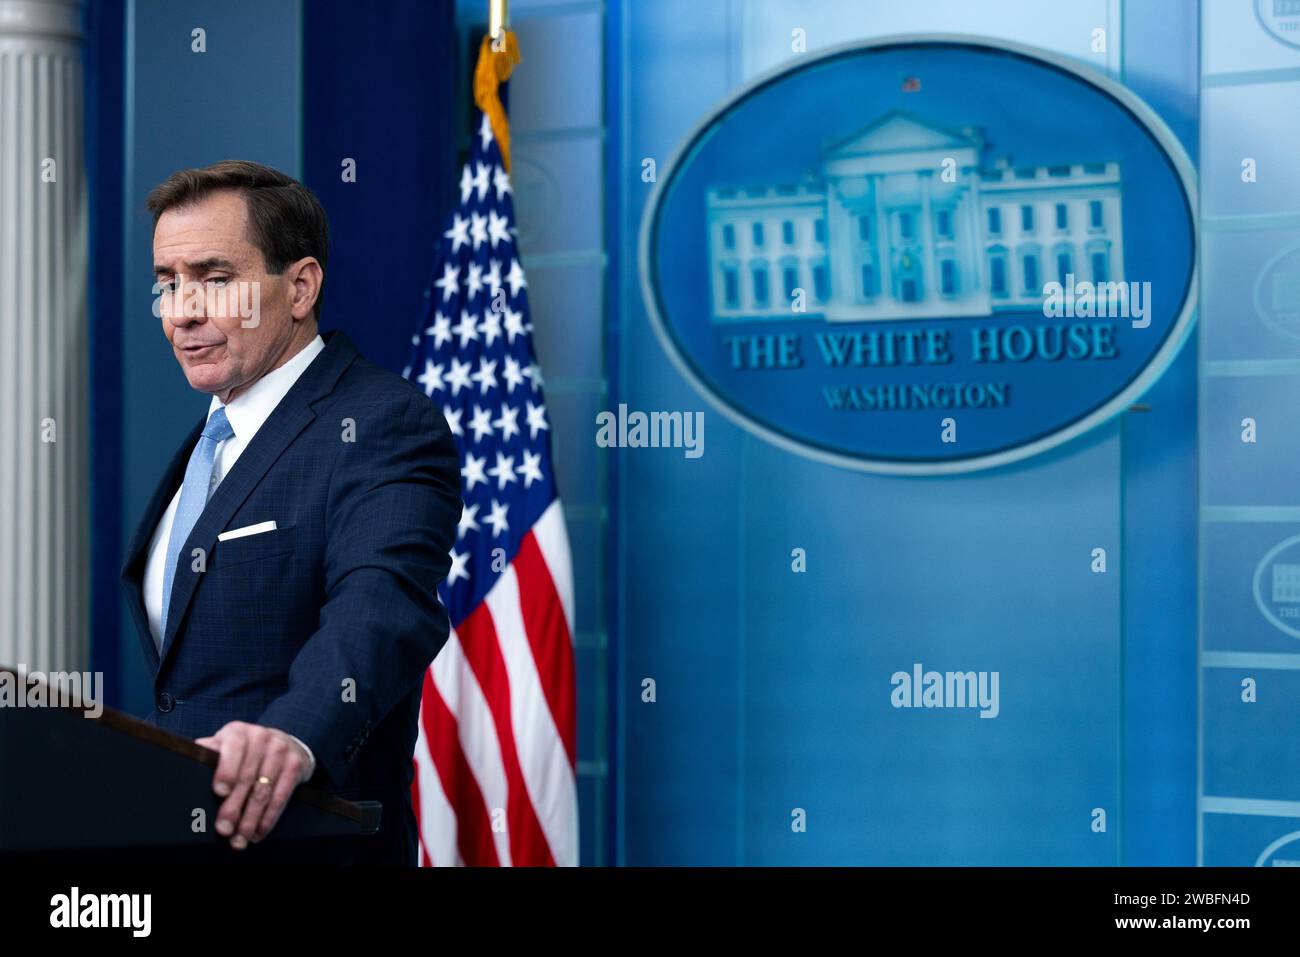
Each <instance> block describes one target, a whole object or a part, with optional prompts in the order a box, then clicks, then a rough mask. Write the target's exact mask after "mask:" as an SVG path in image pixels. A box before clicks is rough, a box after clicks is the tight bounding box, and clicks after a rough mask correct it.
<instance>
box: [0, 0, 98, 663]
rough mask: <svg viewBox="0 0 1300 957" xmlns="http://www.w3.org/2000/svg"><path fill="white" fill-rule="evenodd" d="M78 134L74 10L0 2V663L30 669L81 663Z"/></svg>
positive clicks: (74, 3)
mask: <svg viewBox="0 0 1300 957" xmlns="http://www.w3.org/2000/svg"><path fill="white" fill-rule="evenodd" d="M83 134H84V117H83V105H82V5H81V2H80V0H0V409H3V412H4V415H3V427H0V665H8V666H24V667H26V668H29V669H33V670H42V671H51V670H56V671H57V670H84V669H85V668H87V667H88V665H89V636H88V627H87V622H88V615H87V608H88V601H89V595H88V592H89V587H88V581H89V574H88V572H89V560H88V553H89V535H88V526H89V498H90V487H89V482H88V478H87V464H88V456H87V422H88V407H87V398H86V397H87V336H88V332H89V330H88V328H87V319H86V229H87V226H86V203H87V200H86V169H85V160H84V153H85V145H84V136H83ZM109 361H114V360H112V359H110V360H109Z"/></svg>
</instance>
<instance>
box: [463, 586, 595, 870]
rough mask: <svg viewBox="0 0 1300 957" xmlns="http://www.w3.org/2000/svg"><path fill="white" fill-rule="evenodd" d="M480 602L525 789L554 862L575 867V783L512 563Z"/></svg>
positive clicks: (576, 860)
mask: <svg viewBox="0 0 1300 957" xmlns="http://www.w3.org/2000/svg"><path fill="white" fill-rule="evenodd" d="M484 601H485V602H486V603H487V606H488V611H489V612H490V613H491V615H492V622H493V624H494V625H495V627H496V633H497V643H498V644H499V645H500V647H501V657H502V659H503V660H504V661H505V665H506V674H507V676H508V677H509V680H510V725H511V728H512V729H513V731H514V736H515V748H516V750H517V751H518V755H519V767H520V769H521V771H522V773H523V776H524V786H525V787H526V788H527V789H528V797H529V800H530V801H532V803H533V810H534V812H535V813H536V814H537V820H538V821H539V822H540V824H541V826H542V832H543V833H544V834H545V835H546V843H547V844H548V845H549V846H550V848H551V855H552V856H553V857H554V858H555V863H556V864H557V865H559V866H561V867H569V866H574V865H576V864H577V863H578V855H577V833H576V832H575V830H574V828H573V821H574V808H575V807H576V806H577V803H578V795H577V785H576V782H575V781H574V779H573V768H572V766H571V765H570V764H569V757H568V753H567V752H566V751H565V749H564V742H563V740H562V739H561V738H560V731H559V728H558V727H556V724H555V718H554V716H553V715H552V714H551V706H550V703H549V702H548V701H547V700H546V694H545V692H544V691H543V690H542V682H541V678H540V677H539V675H538V673H537V664H536V662H535V661H534V660H533V653H532V647H531V646H530V645H529V644H528V634H527V632H526V631H525V629H524V616H523V610H522V608H521V606H520V599H519V576H518V574H517V572H516V570H515V566H514V564H513V563H512V564H510V565H508V566H506V569H505V571H504V572H502V573H501V577H500V578H499V579H497V582H496V584H495V585H493V586H492V589H491V590H490V591H489V592H488V593H487V597H486V598H485V599H484Z"/></svg>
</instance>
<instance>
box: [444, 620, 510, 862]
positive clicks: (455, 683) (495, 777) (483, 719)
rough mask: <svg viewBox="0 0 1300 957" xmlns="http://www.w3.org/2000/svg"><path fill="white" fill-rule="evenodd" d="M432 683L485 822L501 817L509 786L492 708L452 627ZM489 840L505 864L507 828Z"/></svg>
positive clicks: (506, 859) (507, 856)
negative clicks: (449, 717)
mask: <svg viewBox="0 0 1300 957" xmlns="http://www.w3.org/2000/svg"><path fill="white" fill-rule="evenodd" d="M433 683H434V684H435V685H436V686H437V688H438V693H439V694H440V695H442V700H443V701H444V702H446V704H447V710H448V711H450V712H451V713H452V714H454V715H455V716H456V721H457V725H458V733H459V736H460V747H461V750H462V751H464V752H465V761H466V763H468V764H469V767H470V770H471V771H472V772H473V774H474V780H475V781H477V782H478V787H479V791H481V792H482V794H483V801H484V803H485V804H486V806H487V814H488V818H489V821H491V819H492V817H493V815H494V814H499V816H500V817H501V819H502V820H504V819H505V807H506V804H507V798H508V795H509V793H510V788H509V785H508V784H507V781H506V769H505V762H504V761H503V760H502V759H501V741H500V739H499V738H497V730H496V727H495V726H494V725H493V723H492V709H491V708H489V707H488V700H487V697H486V696H485V695H484V694H483V689H482V688H481V687H480V686H479V683H478V678H477V677H475V675H474V670H473V669H472V668H471V667H470V666H469V661H468V660H466V658H465V650H464V648H462V647H461V644H460V637H459V636H458V635H457V634H456V632H455V630H453V631H452V633H451V637H450V638H448V639H447V644H446V645H444V646H443V649H442V651H440V652H438V657H436V658H435V659H433ZM492 843H493V844H495V845H496V849H497V859H498V861H499V863H500V865H501V866H502V867H509V866H510V860H511V859H510V834H509V832H508V830H507V829H506V828H504V827H503V828H500V829H495V828H494V829H493V831H492Z"/></svg>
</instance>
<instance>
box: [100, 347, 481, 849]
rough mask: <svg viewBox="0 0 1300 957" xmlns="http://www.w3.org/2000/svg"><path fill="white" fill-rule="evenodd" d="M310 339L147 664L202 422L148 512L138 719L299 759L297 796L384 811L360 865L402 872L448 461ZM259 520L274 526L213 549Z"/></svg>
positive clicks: (431, 430)
mask: <svg viewBox="0 0 1300 957" xmlns="http://www.w3.org/2000/svg"><path fill="white" fill-rule="evenodd" d="M324 338H325V340H326V345H325V348H324V350H323V351H322V352H321V353H320V354H319V355H317V356H316V358H315V359H314V360H313V361H312V363H311V365H309V366H308V367H307V369H306V371H305V372H303V373H302V375H301V376H300V377H299V379H298V381H297V382H295V383H294V384H293V386H292V388H290V390H289V392H288V393H287V394H286V395H285V397H284V399H283V400H282V401H281V402H280V404H279V405H278V406H277V407H276V409H275V411H274V412H272V413H271V416H270V417H269V418H268V419H267V420H266V421H265V422H264V423H263V425H262V427H261V429H259V430H258V432H257V434H256V436H254V438H253V440H252V442H251V443H249V444H248V445H247V446H246V447H245V449H244V450H243V452H242V453H241V454H240V456H239V459H238V460H237V461H236V462H235V464H234V466H233V467H232V468H231V469H230V471H229V472H228V473H227V474H226V476H225V477H224V478H223V479H222V481H221V484H220V485H218V486H217V489H216V491H215V492H214V493H213V495H212V498H211V499H210V500H209V501H208V503H207V506H206V508H205V509H204V511H203V514H202V515H201V516H200V518H199V520H198V522H197V523H196V524H195V526H194V530H193V532H192V533H191V534H190V537H189V539H188V540H187V541H186V543H185V546H184V548H183V549H182V551H181V559H180V561H179V563H178V568H177V571H176V579H175V583H174V585H173V588H172V595H171V605H170V611H169V614H168V621H167V630H166V634H165V635H164V636H163V646H162V654H161V655H159V653H158V651H157V649H156V648H155V646H154V641H153V638H152V637H151V635H150V632H149V623H148V618H147V616H146V614H145V606H144V600H143V592H142V588H141V583H142V580H143V575H144V567H145V562H146V559H147V557H148V556H147V553H148V550H149V542H150V538H151V537H152V535H153V532H154V529H155V527H156V526H157V524H158V522H159V520H160V519H161V518H162V516H163V513H164V512H165V511H166V508H167V505H168V503H169V502H170V501H171V498H172V496H173V495H174V494H175V493H176V489H177V488H178V487H179V486H180V484H181V481H182V479H183V478H184V474H185V466H186V464H187V463H188V461H189V457H190V453H191V451H192V450H193V448H194V445H195V443H196V442H197V441H198V438H199V435H200V434H201V432H202V429H203V425H204V422H202V421H201V422H199V423H198V424H197V425H196V426H195V427H194V430H193V431H192V432H191V433H190V435H189V437H188V438H187V439H186V440H185V443H184V444H183V445H182V446H181V448H180V449H179V450H178V451H177V453H176V455H175V457H174V458H173V459H172V461H171V464H170V466H168V469H167V472H166V474H165V475H164V476H163V479H162V482H161V483H160V484H159V486H158V488H157V491H155V492H154V495H153V498H152V500H151V501H150V502H149V506H148V508H147V509H146V511H145V514H144V517H143V519H142V520H141V522H140V526H139V528H138V530H137V531H136V533H135V537H134V539H133V540H132V543H131V546H130V550H129V552H128V554H127V558H126V564H125V566H124V567H123V570H122V578H123V581H124V583H125V585H126V590H127V596H128V603H129V605H130V609H131V613H132V615H133V616H134V619H135V623H136V628H137V631H138V632H139V637H140V646H141V648H142V649H143V651H144V655H145V658H146V659H147V661H148V663H149V666H150V668H151V669H152V671H153V674H154V710H153V711H152V713H150V714H149V715H147V716H146V719H145V720H147V721H149V722H151V723H153V724H156V725H158V726H160V727H163V728H166V729H168V730H170V731H174V732H177V733H179V734H182V735H185V736H187V737H191V738H195V737H202V736H204V735H210V734H213V733H215V732H216V731H217V730H218V729H220V728H221V727H222V725H224V724H226V723H227V722H229V721H235V720H239V721H248V722H252V723H256V724H261V725H267V726H270V727H274V728H280V729H282V730H284V731H287V732H289V733H290V734H294V735H296V736H297V737H299V738H301V739H302V740H303V741H304V742H306V744H307V746H308V747H310V748H311V750H312V753H313V754H314V755H315V756H316V774H315V776H314V777H313V779H312V782H311V783H312V784H315V785H319V786H322V787H325V788H327V789H328V790H330V791H333V792H334V793H337V794H339V795H340V796H342V797H345V798H349V799H354V800H379V801H382V802H383V805H384V811H383V816H382V820H383V824H382V825H381V831H380V837H379V839H378V841H377V842H375V846H376V847H377V848H379V851H378V854H377V856H376V857H374V858H367V859H370V860H377V861H382V862H384V863H393V864H411V863H414V856H415V848H416V832H415V820H414V815H413V812H412V809H411V804H410V789H411V777H412V767H411V756H412V753H413V751H414V748H415V740H416V721H417V720H418V714H419V707H420V693H421V688H422V683H423V676H424V673H425V669H426V668H427V667H428V665H429V663H430V662H431V661H432V660H433V658H434V656H435V655H436V654H437V653H438V651H439V649H440V648H441V647H442V645H443V643H444V642H445V641H446V640H447V635H448V631H449V625H448V620H447V613H446V610H445V609H444V608H443V606H442V604H441V603H440V602H439V600H438V596H437V587H438V584H439V583H440V582H441V581H442V580H443V578H444V576H445V575H446V574H447V570H448V568H449V566H450V559H449V557H448V552H449V551H450V549H451V547H452V544H453V543H454V541H455V535H456V525H457V522H458V521H459V520H460V510H461V499H460V471H459V462H458V458H457V453H456V447H455V444H454V442H453V440H452V437H451V433H450V430H449V429H448V427H447V423H446V420H445V419H444V418H443V415H442V413H441V412H440V411H439V409H438V408H437V406H436V405H434V404H433V403H432V402H431V401H429V399H428V397H426V396H425V394H424V393H423V392H421V391H420V390H419V389H418V388H416V387H415V386H413V385H412V384H411V383H410V382H408V381H406V380H405V379H403V378H401V377H400V376H396V375H394V374H392V373H391V372H388V371H386V370H384V369H381V368H380V367H378V366H376V365H374V364H373V363H371V362H369V361H367V360H366V359H365V358H363V357H362V356H361V355H360V354H359V353H358V352H357V350H356V347H355V346H353V345H352V343H351V342H350V341H348V339H347V337H346V336H345V335H343V333H341V332H333V333H326V334H325V336H324ZM205 418H206V417H205ZM266 521H274V522H275V523H276V525H277V528H276V529H275V530H274V531H270V532H263V533H259V534H256V535H249V536H245V537H240V538H233V539H228V540H226V541H222V542H219V541H217V536H218V535H219V534H220V533H221V532H222V531H225V530H227V529H235V528H242V527H244V526H247V525H254V524H258V523H261V522H266ZM195 549H203V554H204V555H205V556H206V565H205V567H204V568H203V570H202V571H199V572H195V571H193V570H192V569H193V564H194V563H193V559H192V556H193V555H194V554H195V553H194V550H195Z"/></svg>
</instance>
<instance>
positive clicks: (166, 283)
mask: <svg viewBox="0 0 1300 957" xmlns="http://www.w3.org/2000/svg"><path fill="white" fill-rule="evenodd" d="M158 285H159V287H160V288H161V289H162V291H163V292H175V291H176V280H174V279H159V280H158Z"/></svg>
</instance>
